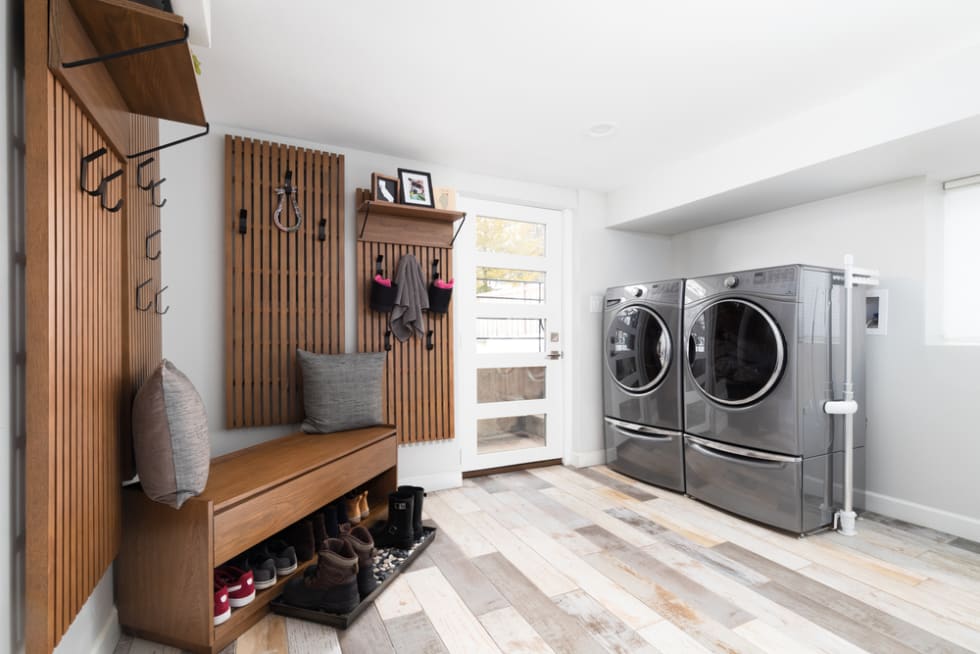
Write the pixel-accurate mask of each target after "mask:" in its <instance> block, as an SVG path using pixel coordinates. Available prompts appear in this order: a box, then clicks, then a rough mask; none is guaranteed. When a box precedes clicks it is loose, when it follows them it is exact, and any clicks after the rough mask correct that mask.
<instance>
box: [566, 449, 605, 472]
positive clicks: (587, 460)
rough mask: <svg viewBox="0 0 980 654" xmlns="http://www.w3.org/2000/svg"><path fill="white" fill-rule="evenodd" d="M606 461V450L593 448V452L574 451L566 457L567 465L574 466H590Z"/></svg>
mask: <svg viewBox="0 0 980 654" xmlns="http://www.w3.org/2000/svg"><path fill="white" fill-rule="evenodd" d="M605 462H606V451H605V450H593V451H591V452H572V453H571V454H569V455H568V458H566V459H565V465H567V466H571V467H573V468H588V467H590V466H597V465H599V464H601V463H605Z"/></svg>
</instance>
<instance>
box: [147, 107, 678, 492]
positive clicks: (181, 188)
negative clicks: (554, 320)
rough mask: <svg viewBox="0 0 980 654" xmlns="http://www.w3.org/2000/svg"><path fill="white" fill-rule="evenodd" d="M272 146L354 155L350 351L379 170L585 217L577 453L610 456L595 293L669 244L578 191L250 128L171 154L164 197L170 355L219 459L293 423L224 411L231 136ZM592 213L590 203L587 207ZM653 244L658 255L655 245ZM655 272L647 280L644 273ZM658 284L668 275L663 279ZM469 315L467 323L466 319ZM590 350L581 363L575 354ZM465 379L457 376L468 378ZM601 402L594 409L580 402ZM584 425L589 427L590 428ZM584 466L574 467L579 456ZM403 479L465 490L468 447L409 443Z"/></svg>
mask: <svg viewBox="0 0 980 654" xmlns="http://www.w3.org/2000/svg"><path fill="white" fill-rule="evenodd" d="M186 133H187V127H186V126H174V125H171V124H164V125H162V127H161V139H163V140H168V139H171V138H174V137H176V136H179V135H183V134H186ZM225 133H232V134H237V135H242V136H252V137H256V138H264V139H269V140H273V141H276V142H281V143H288V144H295V145H302V146H307V147H314V148H318V149H322V150H327V151H331V152H339V153H343V154H344V155H345V164H346V170H345V180H346V185H347V188H346V198H347V201H346V220H347V223H346V234H347V244H346V245H347V248H346V253H345V261H346V266H347V270H346V292H347V297H346V306H347V313H346V321H347V323H346V334H347V350H348V351H353V350H355V349H356V330H355V326H356V320H355V312H354V306H355V284H356V280H355V278H354V263H355V251H354V244H355V240H354V233H355V232H354V220H355V204H354V189H355V188H357V187H359V186H360V187H366V186H368V185H369V183H370V179H371V173H372V172H375V171H377V172H387V173H389V174H394V172H395V171H396V170H397V168H399V167H408V168H416V169H420V170H427V171H430V172H431V173H432V178H433V182H434V184H436V185H437V186H450V187H452V188H455V189H456V190H457V191H458V192H460V193H461V194H465V195H467V196H469V197H475V198H481V199H488V200H500V201H509V202H516V203H522V204H528V205H531V206H539V207H547V208H553V209H571V210H573V212H572V213H573V218H572V233H573V241H572V242H573V248H572V249H573V252H572V256H573V257H574V259H573V261H574V263H573V271H574V272H573V276H572V280H571V288H572V289H574V291H573V293H572V299H573V301H572V306H570V307H566V312H567V314H566V315H568V317H569V318H570V320H567V321H566V323H569V324H574V325H575V327H577V326H578V325H579V323H581V333H580V334H576V333H574V330H575V327H573V328H572V332H571V333H568V339H569V340H568V341H567V349H568V353H569V357H570V363H569V365H573V366H574V369H575V375H574V376H573V380H574V381H573V384H574V386H573V388H572V389H571V391H570V392H569V393H568V395H567V397H568V398H570V401H569V403H568V411H569V412H570V411H572V407H573V406H574V414H573V415H572V419H571V420H570V421H566V422H567V424H570V425H571V428H570V430H569V433H572V434H574V441H573V448H572V449H573V450H574V451H576V452H577V451H583V452H588V453H594V452H597V451H598V450H600V449H601V433H600V432H599V427H600V424H601V416H600V411H601V406H600V404H598V403H597V402H596V400H595V398H597V397H600V396H599V395H597V393H598V392H599V391H598V389H599V388H600V386H599V385H600V383H601V382H600V380H601V367H600V366H601V361H600V358H599V356H598V349H597V346H596V344H597V343H598V340H599V335H598V329H599V320H600V317H599V314H591V313H589V312H588V296H589V295H590V294H601V293H602V292H603V291H604V290H605V288H606V286H608V285H610V284H612V283H619V282H625V281H631V280H634V281H635V280H636V279H646V278H649V277H650V276H651V273H650V272H649V271H650V269H651V266H654V267H657V266H659V268H657V269H659V270H663V271H666V270H667V264H666V261H667V252H666V241H665V240H664V239H660V238H658V237H646V236H639V237H638V236H636V235H629V234H625V233H622V232H616V231H612V230H608V229H605V228H604V227H603V225H604V224H605V219H606V215H605V203H604V200H603V197H602V196H601V195H599V194H595V193H581V194H580V193H578V192H577V191H575V190H571V189H563V188H556V187H549V186H542V185H538V184H526V183H522V182H517V181H513V180H504V179H498V178H492V177H486V176H482V175H471V174H467V173H464V172H460V171H457V170H453V169H451V168H447V167H444V166H439V165H436V164H432V163H426V162H416V161H406V160H403V159H397V158H394V157H389V156H386V155H380V154H375V153H369V152H362V151H357V150H352V149H350V148H341V147H336V146H331V145H325V144H315V143H309V142H306V141H301V140H297V139H290V138H288V137H283V136H275V135H268V134H261V133H256V132H253V131H250V130H245V129H239V128H232V127H222V126H212V133H211V135H210V136H209V137H206V138H203V139H199V140H196V141H192V142H190V143H187V144H184V145H182V146H180V147H178V148H174V149H172V150H167V151H165V152H163V153H162V154H161V157H160V160H161V164H162V166H163V172H162V175H163V176H165V177H167V184H166V185H165V187H163V188H164V191H165V196H166V197H167V205H166V207H165V208H164V209H163V217H162V225H163V234H162V243H161V245H162V247H163V252H164V256H163V283H165V284H167V285H169V287H170V288H169V290H168V291H167V296H168V297H167V302H168V303H169V304H170V307H171V309H170V312H169V313H168V314H167V315H166V317H165V318H164V319H163V321H164V322H163V351H164V356H166V357H167V358H169V359H171V360H172V361H173V362H174V363H175V364H176V365H177V366H178V367H179V368H181V369H182V370H183V371H184V372H185V373H186V374H187V375H188V376H189V377H190V379H191V380H192V381H193V382H194V384H195V385H196V386H197V388H198V390H199V391H200V393H201V396H202V398H203V400H204V403H205V406H206V407H207V409H208V414H209V422H210V428H211V443H212V452H213V453H214V454H215V455H217V454H221V453H225V452H229V451H232V450H236V449H239V448H242V447H246V446H248V445H252V444H254V443H257V442H261V441H264V440H268V439H271V438H275V437H277V436H281V435H283V434H286V433H288V432H289V431H290V427H288V426H279V427H270V428H261V429H238V430H227V429H225V427H224V425H225V415H224V326H223V319H224V314H223V312H224V296H223V293H224V231H223V224H222V216H223V211H224V206H223V203H224V191H223V185H224V149H223V148H224V134H225ZM580 205H581V206H580ZM648 245H649V247H648ZM644 270H646V271H647V272H644ZM654 276H656V275H654ZM459 319H462V317H460V316H457V320H459ZM573 342H577V343H580V344H581V347H580V350H581V352H582V356H581V357H576V352H575V346H574V345H573V344H572V343H573ZM461 374H463V373H461V372H460V371H457V378H459V376H460V375H461ZM578 398H591V399H590V400H588V401H585V402H583V401H575V400H576V399H578ZM470 421H471V418H470V417H468V416H464V415H457V433H465V431H466V429H465V427H466V426H470V427H472V425H469V422H470ZM579 425H582V426H583V428H582V429H579V427H578V426H579ZM572 458H573V462H574V458H575V457H572ZM399 474H400V477H401V478H402V479H403V480H406V481H411V482H417V483H420V484H421V485H424V486H426V487H428V488H439V487H444V486H451V485H456V484H458V483H459V481H460V464H459V445H458V443H457V442H453V441H448V442H439V443H433V444H418V445H407V446H402V447H400V448H399Z"/></svg>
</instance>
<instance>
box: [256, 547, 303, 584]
mask: <svg viewBox="0 0 980 654" xmlns="http://www.w3.org/2000/svg"><path fill="white" fill-rule="evenodd" d="M263 550H264V552H265V553H266V555H267V556H269V557H270V558H271V559H272V560H273V561H274V562H275V565H276V573H277V574H278V575H279V576H280V577H282V576H285V575H288V574H291V573H293V572H296V568H297V565H298V564H297V561H296V550H295V549H294V548H293V546H292V545H290V544H289V543H287V542H286V541H282V540H270V541H266V542H265V544H264V545H263Z"/></svg>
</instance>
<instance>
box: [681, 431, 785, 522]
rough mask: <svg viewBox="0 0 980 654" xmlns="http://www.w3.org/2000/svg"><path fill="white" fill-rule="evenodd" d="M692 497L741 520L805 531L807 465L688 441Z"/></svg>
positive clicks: (692, 439) (686, 456)
mask: <svg viewBox="0 0 980 654" xmlns="http://www.w3.org/2000/svg"><path fill="white" fill-rule="evenodd" d="M684 461H685V468H686V473H687V493H688V495H691V496H692V497H696V498H697V499H699V500H703V501H705V502H707V503H709V504H713V505H715V506H717V507H719V508H722V509H725V510H727V511H731V512H732V513H737V514H738V515H740V516H744V517H746V518H750V519H752V520H757V521H758V522H762V523H765V524H768V525H772V526H773V527H778V528H779V529H785V530H787V531H792V532H795V533H802V531H803V461H802V459H800V458H798V457H789V456H781V455H773V454H768V453H765V452H754V451H752V450H746V449H744V448H740V447H734V446H731V445H727V444H724V443H715V442H712V441H708V440H705V439H702V438H697V437H694V436H685V437H684Z"/></svg>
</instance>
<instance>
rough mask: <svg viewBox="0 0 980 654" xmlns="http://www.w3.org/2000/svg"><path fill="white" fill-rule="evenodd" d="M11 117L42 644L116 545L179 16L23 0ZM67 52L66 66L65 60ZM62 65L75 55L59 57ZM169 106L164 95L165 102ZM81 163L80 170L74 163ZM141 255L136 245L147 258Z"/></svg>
mask: <svg viewBox="0 0 980 654" xmlns="http://www.w3.org/2000/svg"><path fill="white" fill-rule="evenodd" d="M24 16H25V39H24V42H25V70H24V94H25V105H26V106H25V112H24V115H25V130H26V144H27V147H26V157H25V158H26V234H27V239H26V267H27V274H26V313H27V315H26V334H27V344H26V348H27V353H26V381H27V392H26V394H25V395H26V405H27V406H26V418H27V420H26V422H27V424H26V429H27V434H26V443H27V448H26V449H27V452H26V494H27V502H26V504H27V506H26V519H25V522H26V545H25V550H26V563H25V569H26V584H25V585H26V618H25V633H24V637H25V645H26V651H27V652H28V653H30V654H34V653H35V652H50V651H51V650H52V649H53V648H54V647H55V645H57V643H58V642H59V640H60V639H61V637H62V635H63V634H64V633H65V632H66V631H67V629H68V627H69V625H71V623H72V621H73V620H74V619H75V617H76V615H77V614H78V612H79V610H80V609H81V607H82V606H83V605H84V603H85V601H86V600H87V598H88V597H89V595H90V594H91V591H92V590H93V589H94V588H95V586H96V585H97V584H98V582H99V580H100V579H101V578H102V577H103V575H104V574H105V572H106V570H107V569H108V567H109V566H110V565H111V563H112V561H113V560H114V559H115V558H116V555H117V552H118V551H119V546H120V540H121V533H122V530H123V519H124V517H123V515H122V503H121V488H120V486H121V482H122V481H123V480H124V479H128V478H129V477H131V476H132V456H131V447H130V443H131V440H130V432H129V413H130V406H131V400H132V397H133V395H134V394H135V392H136V390H137V389H138V388H139V386H140V384H142V382H143V380H144V379H145V378H146V377H147V376H148V375H149V374H150V373H151V372H152V370H153V369H154V368H155V367H156V366H157V364H158V363H159V361H160V358H161V338H160V336H161V315H160V313H159V312H156V311H149V312H142V311H138V310H137V300H138V298H137V295H136V293H135V292H134V291H135V289H136V288H137V286H139V285H141V284H143V283H144V282H146V281H147V280H152V282H151V283H150V284H147V288H149V289H150V290H151V294H150V296H151V297H153V294H154V293H157V292H158V291H159V290H160V289H161V288H162V285H161V282H162V280H161V278H160V262H161V260H162V255H163V253H162V252H161V251H160V250H159V249H158V247H154V249H153V250H152V251H151V250H150V249H149V248H150V240H151V239H150V235H151V234H152V235H154V236H153V239H155V240H154V241H153V243H154V244H155V246H159V243H160V241H159V234H160V229H161V227H160V212H159V206H160V204H162V203H161V202H157V203H156V204H155V203H154V202H153V201H152V195H151V193H150V192H148V191H147V190H145V189H144V188H142V187H140V186H139V183H138V182H139V180H140V179H142V180H144V181H148V180H158V178H159V168H158V164H157V163H156V162H153V163H151V164H150V165H143V166H140V163H142V162H141V161H139V160H138V159H136V158H133V157H132V156H130V155H131V153H134V152H141V151H144V150H147V149H152V148H155V147H157V146H158V144H159V132H158V125H157V120H156V118H153V117H148V116H147V115H145V114H151V115H152V116H157V117H163V118H170V119H176V120H188V121H190V122H194V123H196V124H200V125H202V126H203V125H204V124H205V121H204V115H203V111H202V110H201V104H200V97H199V95H198V93H197V83H196V80H195V78H194V73H193V69H192V67H191V66H190V50H189V49H188V47H187V45H186V43H180V44H178V45H174V46H172V47H169V48H165V49H161V50H154V51H153V52H146V53H142V54H138V55H134V56H132V57H131V58H119V59H113V60H111V61H110V60H103V56H104V55H106V54H108V53H109V52H113V51H116V50H125V49H129V48H133V47H136V46H139V45H141V44H145V43H146V40H147V39H149V40H150V41H160V40H166V39H173V38H174V37H175V36H177V35H180V34H183V33H184V29H183V19H182V18H181V17H180V16H175V15H173V14H169V13H165V12H161V11H157V10H154V9H151V8H149V7H144V6H142V5H139V4H136V3H132V2H123V1H121V0H84V1H83V0H49V2H27V3H24ZM79 62H80V63H79ZM73 63H75V64H76V65H74V66H73V65H71V64H73ZM178 105H179V107H178ZM83 167H84V169H85V170H84V173H85V174H84V175H83ZM151 255H152V256H151Z"/></svg>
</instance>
